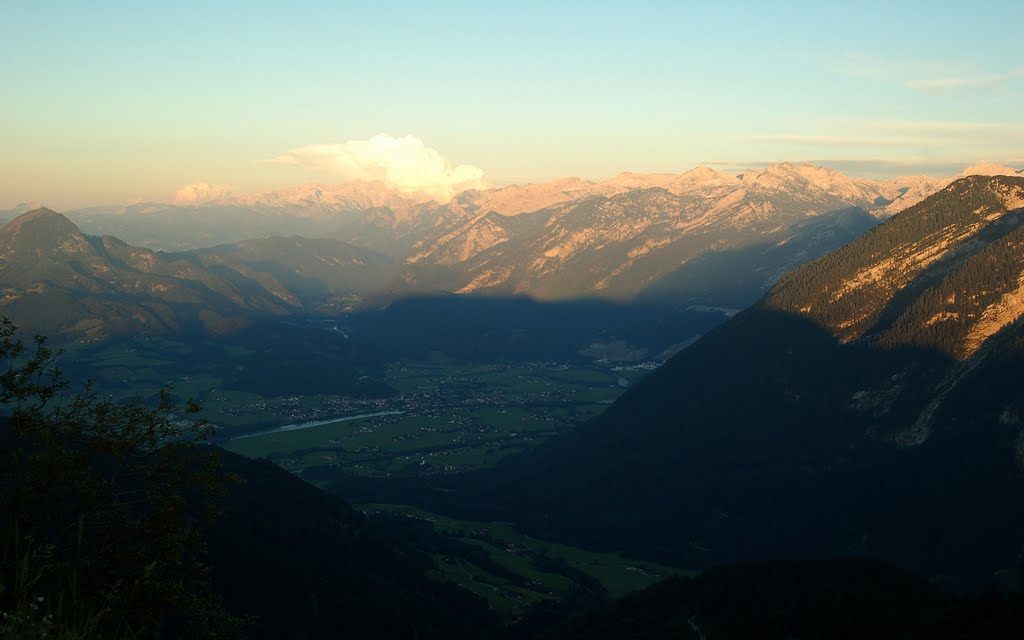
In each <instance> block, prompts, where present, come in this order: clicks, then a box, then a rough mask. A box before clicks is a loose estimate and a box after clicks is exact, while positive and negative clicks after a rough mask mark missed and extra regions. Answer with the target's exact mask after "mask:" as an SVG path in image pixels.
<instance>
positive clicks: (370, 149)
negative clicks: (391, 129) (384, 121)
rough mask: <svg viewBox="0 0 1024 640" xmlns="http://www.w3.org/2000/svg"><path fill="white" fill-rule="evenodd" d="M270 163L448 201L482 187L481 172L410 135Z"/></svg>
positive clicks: (319, 147) (326, 147)
mask: <svg viewBox="0 0 1024 640" xmlns="http://www.w3.org/2000/svg"><path fill="white" fill-rule="evenodd" d="M274 161H275V162H281V163H284V164H290V165H295V166H299V167H303V168H306V169H310V170H313V171H318V172H322V173H330V174H334V175H337V176H339V177H340V178H341V179H343V180H345V181H350V180H367V181H374V180H377V181H380V182H383V183H384V184H385V185H387V186H388V187H389V188H391V189H395V190H397V191H401V192H403V193H407V194H416V195H421V196H425V197H429V198H432V199H434V200H438V201H442V202H444V201H447V200H449V199H451V198H452V196H454V195H455V194H456V193H458V192H460V191H465V190H466V189H474V188H479V187H482V186H483V175H484V172H483V171H482V170H480V169H479V168H477V167H474V166H472V165H468V164H460V165H457V166H453V165H452V163H451V162H449V161H448V159H447V158H445V157H444V156H442V155H441V154H440V153H438V152H437V151H436V150H435V149H432V148H430V147H428V146H426V145H425V144H423V141H422V140H420V139H419V138H417V137H415V136H411V135H407V136H404V137H400V138H396V137H394V136H390V135H388V134H386V133H380V134H377V135H375V136H373V137H372V138H370V139H369V140H349V141H348V142H344V143H341V144H311V145H307V146H305V147H299V148H298V149H292V150H290V151H288V152H287V153H285V154H284V155H282V156H280V157H278V158H275V159H274Z"/></svg>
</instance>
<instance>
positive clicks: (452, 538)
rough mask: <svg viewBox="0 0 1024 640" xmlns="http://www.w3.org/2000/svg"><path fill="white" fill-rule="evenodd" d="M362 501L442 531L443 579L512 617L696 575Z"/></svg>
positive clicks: (493, 525) (386, 514) (438, 550)
mask: <svg viewBox="0 0 1024 640" xmlns="http://www.w3.org/2000/svg"><path fill="white" fill-rule="evenodd" d="M356 507H357V508H359V509H361V510H362V511H363V512H364V513H365V514H367V516H368V517H370V518H389V519H391V520H392V522H394V521H395V520H396V519H401V520H405V521H406V522H405V524H404V527H405V528H406V529H412V528H415V527H417V526H420V527H424V526H426V527H429V528H430V530H431V531H432V532H434V533H437V534H440V535H441V536H442V538H443V539H444V540H447V541H448V543H447V544H441V545H438V544H437V543H436V542H433V543H432V544H433V545H434V548H432V549H431V548H426V549H423V550H424V551H427V552H430V553H431V555H432V556H433V557H434V561H435V567H436V571H437V575H438V578H440V579H445V580H450V581H452V582H455V583H457V584H459V585H461V586H463V587H464V588H466V589H468V590H470V591H472V592H473V593H476V594H477V595H479V596H480V597H482V598H484V599H485V600H486V601H487V602H488V603H489V604H490V606H491V607H492V608H493V609H494V610H495V611H497V612H498V613H499V614H502V615H504V616H507V617H510V618H515V617H518V616H520V615H522V614H523V613H525V612H526V610H527V609H528V608H529V607H530V606H532V605H535V604H537V603H540V602H543V601H551V602H556V601H558V600H561V599H563V598H564V597H566V596H567V595H569V594H570V593H573V592H576V593H589V594H591V595H592V596H595V597H605V596H607V597H612V598H615V597H620V596H623V595H625V594H627V593H630V592H632V591H637V590H639V589H643V588H645V587H648V586H650V585H652V584H654V583H655V582H657V581H659V580H661V579H663V578H665V577H667V576H669V575H682V574H692V572H687V571H682V570H679V569H675V568H671V567H666V566H664V565H660V564H656V563H652V562H647V561H638V560H632V559H630V558H627V557H625V556H623V555H621V554H619V553H601V552H596V551H589V550H585V549H580V548H576V547H571V546H567V545H564V544H558V543H555V542H550V541H546V540H540V539H537V538H533V537H530V536H527V535H524V534H522V533H520V532H519V531H517V530H516V528H515V527H514V526H512V525H511V524H510V523H503V522H476V521H470V520H457V519H454V518H449V517H445V516H442V515H438V514H434V513H429V512H427V511H424V510H422V509H418V508H416V507H410V506H405V505H392V504H364V505H356ZM398 526H399V527H402V526H403V525H402V524H401V523H399V525H398ZM412 537H413V538H415V537H416V536H415V535H414V536H412ZM424 538H425V539H429V537H424Z"/></svg>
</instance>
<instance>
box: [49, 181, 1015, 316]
mask: <svg viewBox="0 0 1024 640" xmlns="http://www.w3.org/2000/svg"><path fill="white" fill-rule="evenodd" d="M968 171H976V172H990V173H992V172H995V173H998V172H1003V173H1006V172H1014V173H1016V171H1015V170H1014V169H1010V168H1007V167H999V166H997V165H984V166H977V167H973V168H970V169H968ZM953 179H954V178H952V177H950V178H931V177H924V176H918V177H909V178H897V179H891V180H865V179H855V178H850V177H848V176H845V175H843V174H842V173H839V172H837V171H833V170H831V169H826V168H822V167H816V166H813V165H806V164H804V165H797V164H791V163H781V164H772V165H768V166H767V167H766V168H765V169H763V170H760V171H747V172H745V173H743V174H740V175H733V174H727V173H723V172H720V171H716V170H714V169H711V168H708V167H698V168H696V169H693V170H691V171H688V172H686V173H683V174H634V173H623V174H619V175H618V176H615V177H613V178H611V179H608V180H605V181H602V182H591V181H588V180H582V179H579V178H565V179H560V180H555V181H552V182H548V183H541V184H527V185H514V186H509V187H500V188H496V189H487V190H470V191H464V192H462V193H460V194H458V195H456V196H455V197H454V198H453V199H452V200H451V201H450V202H448V203H444V204H442V203H437V202H433V201H423V202H419V201H418V199H417V198H412V197H410V196H407V195H404V194H401V193H398V192H394V191H390V190H388V189H387V188H386V187H385V186H384V185H383V184H381V183H372V182H370V183H360V182H353V183H348V184H344V185H340V186H332V185H323V184H319V185H306V186H302V187H297V188H294V189H288V190H282V191H275V192H270V193H265V194H257V195H245V196H241V195H220V196H217V197H215V198H212V199H209V200H197V201H194V202H182V203H181V204H179V205H177V206H176V205H161V204H156V203H144V204H138V205H131V206H129V207H125V208H120V209H115V210H110V209H105V210H104V209H97V208H94V209H90V210H83V211H77V212H69V216H70V217H71V218H72V219H74V220H76V221H78V222H79V224H80V225H82V226H83V228H85V229H87V230H88V231H90V232H91V233H99V234H111V235H115V236H117V237H121V238H124V239H125V240H126V241H128V242H132V243H137V244H143V245H147V246H157V247H161V248H166V249H178V250H180V249H194V248H198V247H204V246H212V245H216V244H224V243H233V242H237V241H239V240H244V239H250V238H258V237H264V236H270V235H300V236H305V237H311V238H322V237H330V238H337V239H341V240H343V241H346V242H349V243H351V244H354V245H356V246H360V247H364V248H367V249H371V250H373V251H377V252H379V253H383V254H386V255H388V256H391V257H392V258H395V259H396V260H401V261H405V262H406V263H407V265H408V266H407V269H406V271H405V273H404V275H403V277H402V283H403V284H401V285H400V289H401V290H406V291H435V290H445V291H454V292H460V293H486V294H492V295H507V294H526V295H531V296H534V297H538V298H543V299H564V298H571V297H580V296H600V297H611V298H616V299H629V298H631V297H633V296H635V295H637V294H638V293H639V292H641V291H643V290H645V289H647V288H649V287H652V286H655V284H656V283H657V282H658V281H659V280H660V279H661V278H663V277H665V276H667V275H668V274H670V273H674V272H676V271H677V270H679V269H680V268H681V267H684V266H685V265H688V264H690V263H691V262H693V261H694V260H695V259H697V258H699V257H700V256H702V255H705V254H706V253H708V252H709V251H710V252H728V251H736V250H741V249H745V248H749V247H752V246H755V245H763V246H765V247H767V246H769V245H778V244H781V243H791V247H790V248H792V249H793V250H792V252H791V255H790V256H789V257H788V258H787V259H786V260H783V261H782V264H781V265H780V264H778V263H776V262H773V260H775V259H776V258H775V256H774V255H772V254H769V256H768V257H767V258H766V259H765V262H764V263H763V264H758V265H756V266H755V268H760V269H761V270H762V271H767V272H770V273H775V274H779V273H782V272H784V271H786V270H788V268H791V267H792V266H795V265H796V264H799V262H801V261H803V260H806V259H808V258H812V257H816V256H817V255H820V254H821V252H822V251H827V250H830V249H832V248H835V247H838V246H840V245H842V244H843V243H845V242H846V241H848V240H850V239H852V237H853V235H855V234H856V233H859V232H861V231H863V230H865V229H866V228H867V226H869V223H870V222H871V220H870V219H867V218H865V219H864V223H863V224H862V225H860V226H859V227H858V228H856V229H854V230H852V233H853V235H850V230H849V224H848V220H847V223H846V224H838V225H837V226H836V228H835V229H833V231H832V233H833V235H834V236H835V241H834V242H831V243H826V246H823V245H822V243H821V237H822V236H821V234H820V227H819V228H818V236H817V237H818V241H817V242H814V243H811V246H810V247H808V249H807V250H802V249H801V248H799V247H798V245H799V244H800V243H801V238H800V237H799V231H800V229H801V228H802V223H804V222H805V221H807V220H809V219H812V218H827V217H828V216H830V215H831V214H834V213H837V212H845V211H848V210H850V209H852V208H856V209H860V210H862V211H864V212H867V213H868V214H870V216H872V217H874V218H876V219H883V218H886V217H888V216H890V215H891V214H892V213H894V212H896V211H899V210H901V209H903V208H906V207H908V206H911V205H913V204H915V203H916V202H919V201H920V200H921V199H923V198H924V197H927V196H928V195H930V194H932V193H935V192H936V191H938V190H939V189H941V188H943V187H944V186H946V185H947V184H949V183H950V182H951V181H952V180H953ZM801 251H803V253H801ZM776 277H777V275H776ZM762 280H764V281H765V282H766V283H767V284H770V283H771V278H770V277H769V278H762ZM761 290H763V288H762V289H759V290H758V291H756V292H755V294H750V293H747V294H746V297H747V298H750V296H751V295H754V297H756V295H759V293H760V291H761ZM750 300H752V298H750ZM750 300H748V302H749V301H750ZM702 302H711V303H717V302H718V301H715V300H702Z"/></svg>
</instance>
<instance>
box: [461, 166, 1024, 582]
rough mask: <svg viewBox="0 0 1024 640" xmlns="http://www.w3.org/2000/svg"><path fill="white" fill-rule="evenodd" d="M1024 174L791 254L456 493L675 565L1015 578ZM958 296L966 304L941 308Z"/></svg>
mask: <svg viewBox="0 0 1024 640" xmlns="http://www.w3.org/2000/svg"><path fill="white" fill-rule="evenodd" d="M1022 191H1024V180H1021V179H1016V178H968V179H965V180H962V181H960V182H957V183H955V184H953V185H952V186H951V187H949V188H948V189H947V190H945V191H943V192H941V193H939V194H937V195H936V196H933V197H932V198H931V199H929V200H926V201H925V202H923V203H921V204H920V205H918V206H917V207H915V208H912V209H910V210H909V211H907V212H905V213H903V214H900V215H898V216H896V217H895V218H894V219H892V220H891V221H889V222H886V223H884V224H882V225H880V226H879V227H877V228H876V229H874V230H872V231H871V232H869V233H868V234H867V235H866V236H865V237H864V238H862V239H861V240H858V241H855V242H854V243H852V244H851V245H849V246H848V247H846V248H845V249H843V250H841V251H839V252H836V253H835V254H832V255H830V256H827V257H826V258H823V259H822V260H820V261H817V262H814V263H811V264H809V265H806V266H804V267H802V268H800V269H798V270H796V271H795V272H793V273H792V274H790V275H789V276H787V277H786V278H784V279H783V281H782V282H780V283H779V285H778V286H777V287H775V288H774V289H773V290H772V291H771V292H770V293H769V294H768V296H767V297H766V298H765V300H764V301H763V302H762V303H761V304H759V305H757V306H755V307H754V308H752V309H750V310H748V311H746V312H743V313H741V314H739V315H737V316H736V317H735V318H733V319H732V320H730V321H729V322H727V323H726V324H724V325H723V326H721V327H719V328H717V329H715V330H713V331H712V332H710V333H709V334H708V335H706V336H705V337H704V338H703V339H701V340H700V341H699V342H698V343H696V344H695V345H693V346H692V347H690V348H688V349H687V350H685V351H683V352H682V353H680V354H679V355H678V356H676V357H675V358H674V359H672V360H671V361H669V362H668V363H667V364H666V365H665V366H663V367H662V368H661V369H659V370H658V371H656V372H654V373H653V374H651V375H650V376H649V377H648V378H647V379H645V380H644V381H643V382H642V383H640V384H638V385H636V386H635V387H634V388H632V389H630V390H629V391H627V392H626V393H625V394H624V395H623V396H622V397H621V398H620V399H619V400H618V401H617V402H616V403H615V404H614V405H613V406H612V407H610V408H609V410H608V411H606V412H605V413H604V414H602V415H601V416H599V417H598V418H596V419H594V420H592V421H591V422H589V423H587V424H584V425H582V426H581V427H579V428H578V429H577V430H576V431H575V432H574V433H572V434H571V435H568V436H565V437H562V438H559V439H557V440H556V441H554V442H552V443H551V444H550V445H548V446H545V447H542V448H541V450H538V451H537V452H534V453H533V454H527V455H524V456H522V457H521V458H519V459H514V460H510V461H509V462H508V463H507V465H506V466H505V468H504V470H503V471H502V472H501V473H500V474H499V476H498V477H497V478H496V479H495V480H494V481H495V482H497V483H498V488H497V489H488V488H482V487H483V486H484V482H483V481H482V480H480V479H477V480H474V481H473V482H471V483H469V485H470V486H464V487H460V493H459V495H460V496H461V499H460V501H461V502H462V503H463V504H464V505H465V504H470V503H472V504H474V507H475V508H477V509H481V510H483V511H486V512H488V513H491V514H493V515H494V516H495V517H501V518H509V519H512V518H516V517H519V518H520V519H521V520H523V521H525V522H529V524H530V526H531V527H532V528H533V530H534V531H538V532H545V533H547V534H549V535H555V534H558V535H562V536H567V537H573V538H574V539H577V540H585V541H588V542H590V543H592V544H598V545H604V546H625V547H627V548H629V549H630V550H632V551H634V552H640V553H647V554H650V555H652V556H658V557H662V558H671V559H672V560H674V561H676V562H678V563H680V564H681V565H682V566H708V565H712V564H717V563H721V562H726V561H733V560H737V559H749V558H772V557H791V556H820V555H831V554H837V553H850V552H855V553H865V554H874V555H880V556H883V557H887V558H890V559H893V560H896V561H898V562H901V563H903V564H905V565H908V566H912V567H915V568H917V569H921V570H924V571H927V572H931V573H933V574H949V575H955V576H958V577H960V578H970V579H973V580H977V581H980V582H988V581H992V580H996V581H999V580H1003V579H1006V578H1007V577H1008V576H1012V575H1014V573H1015V572H1019V571H1020V569H1021V561H1022V555H1021V553H1022V551H1021V550H1022V548H1024V546H1022V545H1024V515H1022V513H1021V512H1020V510H1019V509H1016V508H1015V507H1014V506H1013V505H1016V504H1020V503H1021V500H1022V499H1024V454H1022V453H1021V452H1022V451H1024V421H1022V419H1021V408H1022V406H1024V387H1021V385H1020V384H1019V383H1017V382H1016V381H1019V380H1020V376H1021V371H1024V350H1022V349H1021V346H1022V344H1024V342H1022V340H1021V336H1022V334H1021V327H1020V322H1019V318H1020V306H1019V303H1018V302H1017V301H1016V300H1017V299H1016V297H1015V296H1017V295H1018V293H1016V291H1017V289H1014V285H1013V283H1015V282H1016V283H1019V282H1021V281H1024V254H1021V253H1020V252H1019V251H1014V250H1013V248H1014V247H1015V246H1016V244H1015V243H1016V242H1018V241H1017V240H1016V229H1017V228H1018V224H1019V222H1020V219H1021V217H1022V216H1024V210H1022V209H1021V206H1022V204H1024V203H1021V193H1022ZM1016 286H1017V287H1019V286H1020V285H1019V284H1017V285H1016ZM954 296H955V298H956V300H957V301H959V300H961V299H967V300H968V301H969V303H966V304H968V309H967V311H966V313H965V314H964V316H963V317H958V318H956V319H954V320H951V321H949V322H946V321H945V320H944V318H945V316H943V315H941V314H942V313H958V312H957V311H956V308H955V307H954V308H952V309H951V308H950V307H946V306H944V305H954V304H960V303H959V302H954V301H951V300H950V299H952V298H953V297H954ZM935 300H940V301H941V305H940V308H934V307H929V306H928V305H929V304H932V303H934V301H935ZM890 316H892V317H895V320H888V318H889V317H890ZM936 316H938V317H937V318H936ZM921 318H926V320H925V321H924V322H917V324H915V322H916V320H915V319H917V320H919V319H921ZM933 318H935V319H934V320H933ZM936 324H941V326H942V327H943V328H944V330H943V331H942V332H936V331H933V330H931V329H930V327H931V326H934V325H936ZM875 325H879V326H880V329H877V330H876V329H875V328H874V326H875ZM890 327H891V328H890ZM879 332H880V333H881V338H879V337H878V335H877V334H878V333H879ZM964 336H967V337H966V338H965V337H964ZM516 514H526V515H518V516H517V515H516Z"/></svg>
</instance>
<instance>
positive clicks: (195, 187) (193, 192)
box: [174, 182, 231, 204]
mask: <svg viewBox="0 0 1024 640" xmlns="http://www.w3.org/2000/svg"><path fill="white" fill-rule="evenodd" d="M230 195H231V187H227V186H224V185H220V184H209V183H206V182H193V183H192V184H187V185H185V186H184V187H182V188H180V189H178V191H177V192H176V193H175V194H174V204H200V203H203V202H210V201H213V200H220V199H222V198H226V197H228V196H230Z"/></svg>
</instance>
